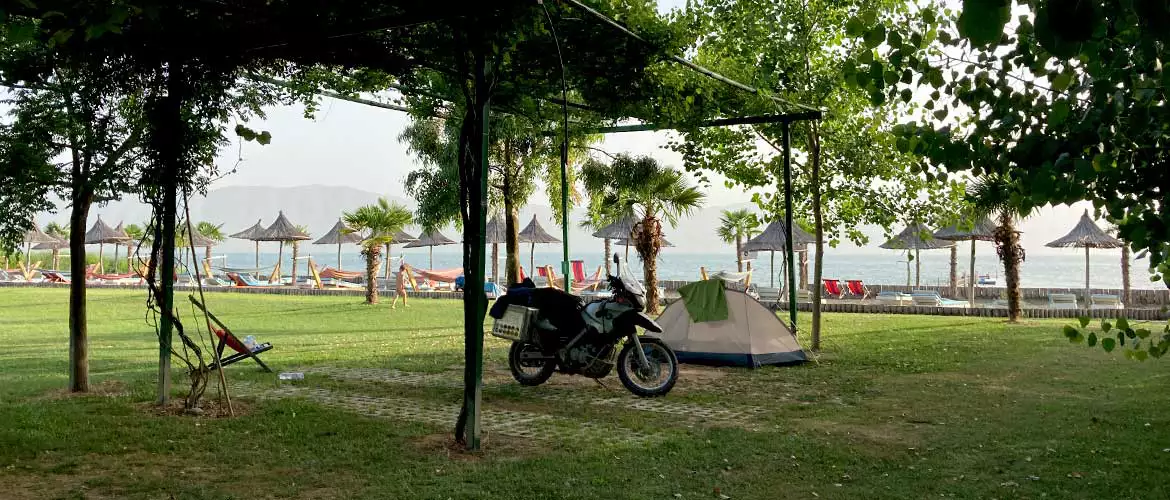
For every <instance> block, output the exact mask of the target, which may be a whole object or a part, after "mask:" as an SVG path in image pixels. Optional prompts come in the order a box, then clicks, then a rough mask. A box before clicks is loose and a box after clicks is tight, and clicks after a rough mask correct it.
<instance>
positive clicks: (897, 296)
mask: <svg viewBox="0 0 1170 500" xmlns="http://www.w3.org/2000/svg"><path fill="white" fill-rule="evenodd" d="M877 301H878V302H881V303H882V304H888V305H895V306H908V305H910V304H913V303H914V297H913V296H911V295H910V294H908V293H903V292H894V291H889V290H887V291H884V292H881V293H879V294H877Z"/></svg>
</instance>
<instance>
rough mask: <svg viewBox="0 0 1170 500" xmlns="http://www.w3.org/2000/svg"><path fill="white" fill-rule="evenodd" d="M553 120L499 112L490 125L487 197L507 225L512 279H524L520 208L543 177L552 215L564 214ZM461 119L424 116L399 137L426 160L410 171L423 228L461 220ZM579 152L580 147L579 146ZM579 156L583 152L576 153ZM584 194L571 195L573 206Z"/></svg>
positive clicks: (508, 274)
mask: <svg viewBox="0 0 1170 500" xmlns="http://www.w3.org/2000/svg"><path fill="white" fill-rule="evenodd" d="M554 127H555V125H554V123H553V122H552V121H551V120H545V121H543V122H533V121H532V120H529V119H522V118H517V117H512V116H508V115H497V116H496V117H495V119H493V121H492V124H491V130H492V142H491V146H490V148H489V150H488V153H489V158H490V161H491V167H490V169H489V172H488V175H489V179H488V196H489V197H490V200H491V203H490V205H491V206H494V207H499V208H500V209H502V212H503V214H504V225H505V233H504V234H505V245H504V248H505V255H506V262H505V276H506V277H507V279H508V282H509V283H516V282H518V281H519V277H520V244H519V232H520V209H521V208H523V207H524V206H525V205H526V204H527V203H528V200H529V199H530V198H531V197H532V195H533V194H534V193H535V191H536V189H537V186H538V184H539V183H540V181H542V180H543V183H544V185H545V193H546V194H547V196H548V201H549V206H551V207H553V216H554V217H555V218H557V219H560V218H561V186H560V153H559V143H558V141H557V140H556V138H555V137H554V136H553V135H551V134H549V132H551V131H553V130H554ZM459 129H460V125H459V123H458V120H457V119H452V118H448V119H435V118H428V119H420V120H416V121H414V122H413V123H411V124H410V125H409V126H407V128H406V129H405V130H404V131H403V132H402V134H401V135H400V136H399V140H400V141H402V142H404V143H406V145H407V148H408V150H409V151H410V152H411V153H413V154H414V155H415V156H416V157H418V158H419V159H420V160H422V162H423V168H421V169H417V170H414V171H412V172H410V173H409V174H407V177H406V185H407V193H409V194H410V195H412V196H414V197H415V198H416V199H417V200H418V201H419V205H418V210H417V212H416V213H417V214H418V222H419V224H420V225H421V226H423V228H424V229H425V228H436V227H442V226H445V225H448V224H450V223H457V222H459V200H458V196H457V189H456V188H457V187H458V172H459V170H458V164H457V161H456V155H457V153H458V133H459ZM588 140H589V137H588V136H586V135H581V134H577V135H576V136H575V137H574V138H573V144H574V145H575V146H580V145H581V144H582V143H583V142H586V141H588ZM574 151H578V152H579V151H580V148H576V149H575V150H574ZM572 156H573V157H574V158H573V159H574V160H577V159H579V158H580V157H581V156H582V155H580V154H575V155H572ZM575 163H576V162H575V161H574V162H570V164H569V170H568V174H569V176H568V181H569V186H570V188H571V187H572V186H573V185H575V180H576V177H577V172H576V169H575V168H574V165H575ZM578 198H579V195H578V194H577V193H576V192H570V193H569V200H570V204H569V207H570V208H572V206H573V205H574V204H575V202H576V201H577V199H578Z"/></svg>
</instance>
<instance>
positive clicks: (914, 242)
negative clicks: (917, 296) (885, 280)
mask: <svg viewBox="0 0 1170 500" xmlns="http://www.w3.org/2000/svg"><path fill="white" fill-rule="evenodd" d="M933 234H934V233H933V231H931V230H930V229H929V228H927V227H926V225H925V224H922V223H919V222H915V223H913V224H910V225H909V226H906V229H903V230H902V232H900V233H898V235H897V236H894V237H893V238H892V239H890V241H887V242H885V243H882V244H881V245H880V246H881V247H882V248H885V249H887V250H906V251H907V252H909V251H910V250H913V251H914V272H915V275H914V285H915V286H918V285H919V284H921V282H922V259H920V258H919V257H920V253H919V252H921V251H922V250H935V249H939V248H948V247H950V246H951V245H954V243H951V242H949V241H942V240H936V239H934V236H933ZM909 284H910V259H906V285H909Z"/></svg>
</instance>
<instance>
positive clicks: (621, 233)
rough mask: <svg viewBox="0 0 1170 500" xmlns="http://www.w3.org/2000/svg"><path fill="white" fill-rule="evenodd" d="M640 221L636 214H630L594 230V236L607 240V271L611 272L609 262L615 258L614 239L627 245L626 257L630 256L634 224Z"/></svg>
mask: <svg viewBox="0 0 1170 500" xmlns="http://www.w3.org/2000/svg"><path fill="white" fill-rule="evenodd" d="M637 222H638V221H637V219H635V218H634V216H632V215H629V216H626V217H623V218H621V219H620V220H618V221H617V222H614V223H613V224H610V225H608V226H605V227H603V228H601V229H598V230H597V231H594V232H593V237H594V238H601V239H603V240H605V273H606V274H609V262H610V259H612V258H613V255H610V244H612V243H613V240H621V241H622V242H623V243H624V244H625V246H626V259H627V260H629V258H630V238H631V237H632V236H633V234H634V224H636V223H637Z"/></svg>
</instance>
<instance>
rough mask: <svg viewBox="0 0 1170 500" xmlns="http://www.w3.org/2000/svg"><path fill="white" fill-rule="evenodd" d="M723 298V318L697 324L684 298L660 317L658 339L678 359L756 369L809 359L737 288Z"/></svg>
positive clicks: (768, 314)
mask: <svg viewBox="0 0 1170 500" xmlns="http://www.w3.org/2000/svg"><path fill="white" fill-rule="evenodd" d="M716 280H717V281H718V279H716ZM720 284H721V285H722V282H720ZM722 296H723V298H724V300H726V303H727V319H724V320H718V321H699V322H696V321H695V320H694V319H693V318H692V316H691V314H690V312H689V311H688V309H687V305H686V302H685V300H686V299H680V300H677V301H675V302H673V303H672V304H670V306H669V307H667V308H666V310H665V311H663V312H662V314H661V315H659V316H658V319H657V322H658V325H659V326H661V327H662V333H661V334H660V335H659V337H661V338H662V340H663V342H666V344H667V345H668V346H670V348H671V349H674V352H675V354H676V355H678V360H679V362H682V363H695V364H705V365H722V366H746V367H750V368H756V367H760V366H764V365H789V364H799V363H803V362H805V361H808V357H807V356H805V354H804V350H803V349H802V348H801V347H800V343H798V342H797V341H796V335H794V334H793V333H792V331H791V330H789V329H788V327H787V326H785V325H784V322H783V321H781V320H780V318H779V317H777V316H776V314H775V313H773V312H772V311H771V310H770V309H768V308H767V307H766V306H764V305H763V304H761V303H760V301H758V300H756V299H754V298H752V297H750V296H749V295H747V294H746V293H744V292H741V291H737V290H723V294H722Z"/></svg>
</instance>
